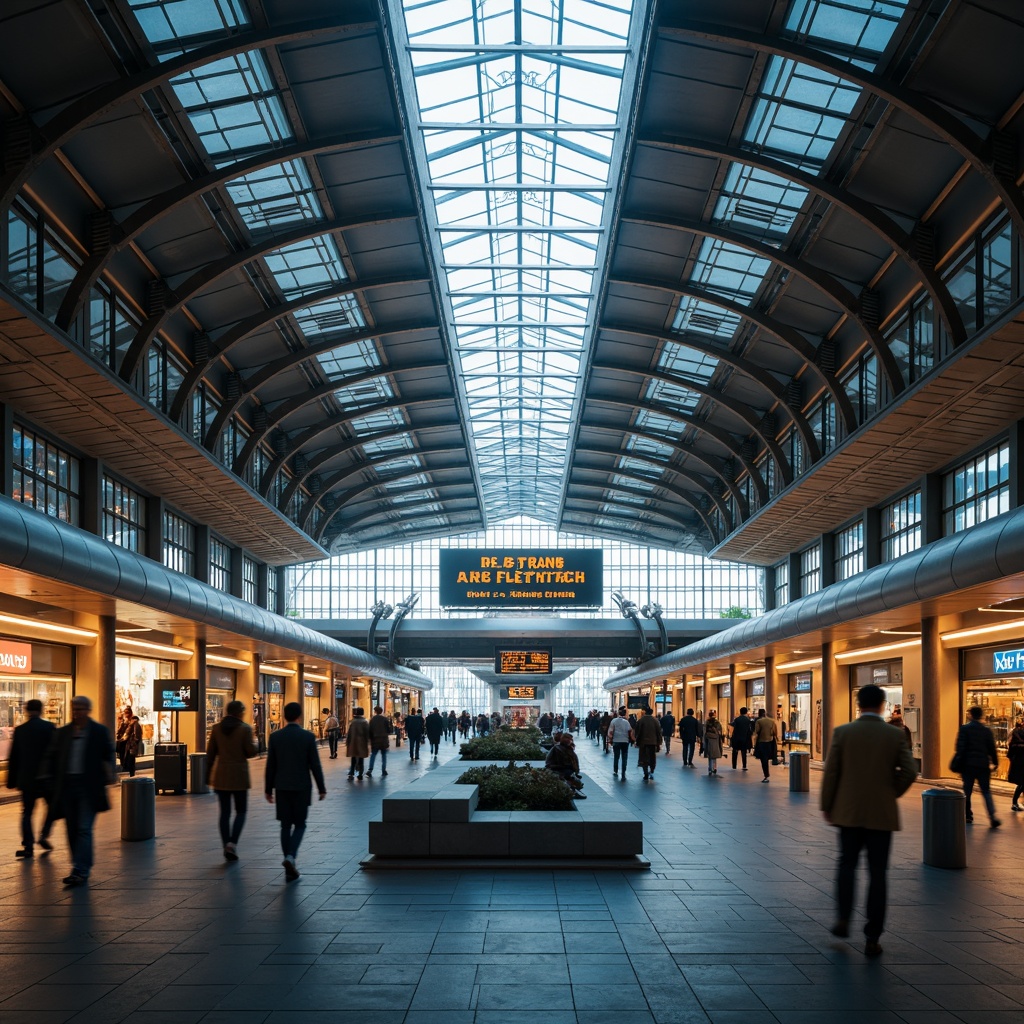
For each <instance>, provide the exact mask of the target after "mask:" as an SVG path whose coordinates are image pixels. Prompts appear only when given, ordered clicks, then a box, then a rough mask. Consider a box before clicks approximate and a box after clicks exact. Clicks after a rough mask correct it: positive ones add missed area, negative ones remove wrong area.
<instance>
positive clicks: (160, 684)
mask: <svg viewBox="0 0 1024 1024" xmlns="http://www.w3.org/2000/svg"><path fill="white" fill-rule="evenodd" d="M153 707H154V709H155V710H157V711H198V710H199V680H198V679H157V680H156V682H154V683H153Z"/></svg>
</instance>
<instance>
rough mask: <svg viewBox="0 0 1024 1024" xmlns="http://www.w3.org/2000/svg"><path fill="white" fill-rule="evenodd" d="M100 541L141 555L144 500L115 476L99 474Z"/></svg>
mask: <svg viewBox="0 0 1024 1024" xmlns="http://www.w3.org/2000/svg"><path fill="white" fill-rule="evenodd" d="M102 496H103V538H104V539H105V540H108V541H110V543H111V544H116V545H117V546H118V547H121V548H126V549H127V550H128V551H134V552H136V554H145V551H146V499H145V498H144V497H143V496H142V495H141V494H140V493H139V492H138V491H136V490H134V489H133V488H131V487H129V486H128V485H127V484H126V483H122V482H121V481H120V480H118V479H117V478H116V477H113V476H110V475H109V474H107V473H104V474H103V489H102Z"/></svg>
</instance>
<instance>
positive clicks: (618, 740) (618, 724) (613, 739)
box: [608, 707, 633, 779]
mask: <svg viewBox="0 0 1024 1024" xmlns="http://www.w3.org/2000/svg"><path fill="white" fill-rule="evenodd" d="M608 742H609V743H610V744H611V748H612V754H613V759H612V775H618V773H619V760H620V759H621V760H622V778H623V779H625V778H626V759H627V758H628V756H629V745H630V743H632V742H633V726H632V725H630V724H629V719H628V718H627V717H626V709H625V708H624V707H622V708H619V713H618V715H617V716H616V717H615V718H613V719H612V720H611V723H610V724H609V726H608Z"/></svg>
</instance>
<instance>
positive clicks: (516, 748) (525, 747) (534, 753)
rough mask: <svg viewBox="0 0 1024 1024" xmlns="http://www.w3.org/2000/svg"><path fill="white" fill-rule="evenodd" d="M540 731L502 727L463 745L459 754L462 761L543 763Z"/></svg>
mask: <svg viewBox="0 0 1024 1024" xmlns="http://www.w3.org/2000/svg"><path fill="white" fill-rule="evenodd" d="M540 736H541V732H540V729H534V728H533V727H532V726H531V727H530V728H528V729H513V728H511V727H510V726H507V725H503V726H502V727H501V728H500V729H498V730H497V732H493V733H491V734H490V735H488V736H477V737H476V738H475V739H472V740H469V741H468V742H467V743H463V744H462V746H461V747H460V748H459V753H460V755H461V757H462V760H463V761H543V760H544V751H543V750H541V748H540V743H539V740H540Z"/></svg>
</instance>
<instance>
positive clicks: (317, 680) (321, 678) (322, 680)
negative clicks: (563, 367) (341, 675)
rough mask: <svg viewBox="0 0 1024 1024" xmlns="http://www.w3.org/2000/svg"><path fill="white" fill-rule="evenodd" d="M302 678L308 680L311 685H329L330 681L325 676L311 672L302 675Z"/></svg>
mask: <svg viewBox="0 0 1024 1024" xmlns="http://www.w3.org/2000/svg"><path fill="white" fill-rule="evenodd" d="M302 678H303V679H308V680H309V681H310V682H311V683H329V682H330V681H331V680H330V679H329V678H328V677H327V676H318V675H315V674H314V673H312V672H306V673H304V674H303V677H302Z"/></svg>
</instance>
